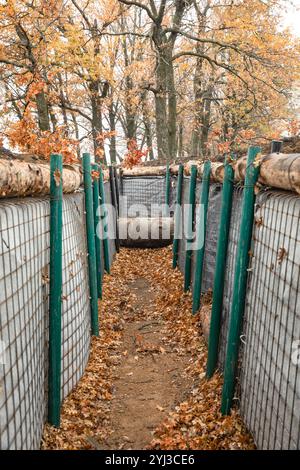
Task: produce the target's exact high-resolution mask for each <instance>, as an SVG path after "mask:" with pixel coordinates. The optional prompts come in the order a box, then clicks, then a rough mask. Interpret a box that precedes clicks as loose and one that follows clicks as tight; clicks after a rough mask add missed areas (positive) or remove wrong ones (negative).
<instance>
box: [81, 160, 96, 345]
mask: <svg viewBox="0 0 300 470" xmlns="http://www.w3.org/2000/svg"><path fill="white" fill-rule="evenodd" d="M82 168H83V181H84V194H85V214H86V215H85V217H86V235H87V248H88V266H89V285H90V299H91V329H92V335H95V336H98V335H99V324H98V292H97V266H96V247H95V225H94V211H93V189H92V172H91V157H90V154H89V153H84V154H83V155H82Z"/></svg>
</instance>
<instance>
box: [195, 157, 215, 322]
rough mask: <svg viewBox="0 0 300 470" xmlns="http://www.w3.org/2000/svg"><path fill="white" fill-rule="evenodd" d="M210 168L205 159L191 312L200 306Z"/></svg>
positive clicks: (208, 162) (196, 310)
mask: <svg viewBox="0 0 300 470" xmlns="http://www.w3.org/2000/svg"><path fill="white" fill-rule="evenodd" d="M210 170H211V163H210V161H206V162H205V163H204V168H203V175H202V185H201V197H200V213H199V218H198V224H197V225H198V226H197V240H198V243H200V246H199V247H197V250H196V269H195V279H194V289H193V306H192V312H193V313H194V314H195V313H197V312H198V310H199V308H200V301H201V285H202V274H203V261H204V250H205V236H206V221H207V209H208V198H209V181H210Z"/></svg>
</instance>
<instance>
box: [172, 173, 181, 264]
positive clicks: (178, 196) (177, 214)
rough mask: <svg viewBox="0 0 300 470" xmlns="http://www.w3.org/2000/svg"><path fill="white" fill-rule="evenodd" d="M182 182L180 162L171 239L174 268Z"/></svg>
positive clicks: (179, 232) (176, 259)
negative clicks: (172, 238)
mask: <svg viewBox="0 0 300 470" xmlns="http://www.w3.org/2000/svg"><path fill="white" fill-rule="evenodd" d="M182 183H183V165H182V164H180V165H179V168H178V180H177V194H176V207H175V214H174V224H175V227H174V240H173V268H174V269H175V268H176V266H177V265H178V248H179V240H180V236H181V228H182V213H181V212H182V211H181V200H182Z"/></svg>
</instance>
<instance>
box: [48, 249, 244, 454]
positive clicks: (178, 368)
mask: <svg viewBox="0 0 300 470" xmlns="http://www.w3.org/2000/svg"><path fill="white" fill-rule="evenodd" d="M103 294H104V295H103V301H102V302H101V303H100V304H99V312H100V313H99V319H100V325H101V334H100V337H99V338H93V341H92V348H91V354H90V359H89V363H88V366H87V369H86V371H85V374H84V376H83V378H82V379H81V380H80V382H79V384H78V385H77V387H76V388H75V390H74V391H73V392H72V393H71V394H70V395H69V397H67V399H66V400H65V401H64V404H63V409H62V423H61V428H60V429H59V430H56V429H54V428H51V427H49V426H46V427H45V432H44V439H43V444H42V448H44V449H99V450H100V449H145V448H154V449H155V448H156V449H189V448H190V449H249V448H253V443H252V440H251V437H250V436H249V435H248V433H247V432H246V431H245V429H244V426H243V424H242V422H241V420H240V418H239V417H238V415H237V414H236V413H233V415H232V416H230V417H222V416H221V415H220V413H219V408H220V392H221V377H220V376H219V375H218V374H217V375H216V377H215V378H213V379H212V380H211V381H207V380H206V379H205V373H204V366H205V363H206V345H205V342H204V339H203V336H202V334H201V328H200V325H199V316H194V317H193V316H192V315H191V313H190V312H191V298H190V294H186V295H183V294H182V276H181V274H180V273H179V272H178V271H177V270H175V271H174V270H172V268H171V249H170V248H164V249H159V250H126V249H122V250H121V252H120V254H119V255H118V257H117V260H116V261H115V263H114V265H113V269H112V274H111V276H106V277H105V282H104V289H103Z"/></svg>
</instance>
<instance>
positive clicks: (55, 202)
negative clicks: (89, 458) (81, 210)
mask: <svg viewBox="0 0 300 470" xmlns="http://www.w3.org/2000/svg"><path fill="white" fill-rule="evenodd" d="M61 296H62V156H61V155H56V154H55V155H51V160H50V304H49V375H48V382H49V385H48V386H49V393H48V421H49V423H50V424H52V425H53V426H56V427H59V425H60V390H61V300H62V298H61Z"/></svg>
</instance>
